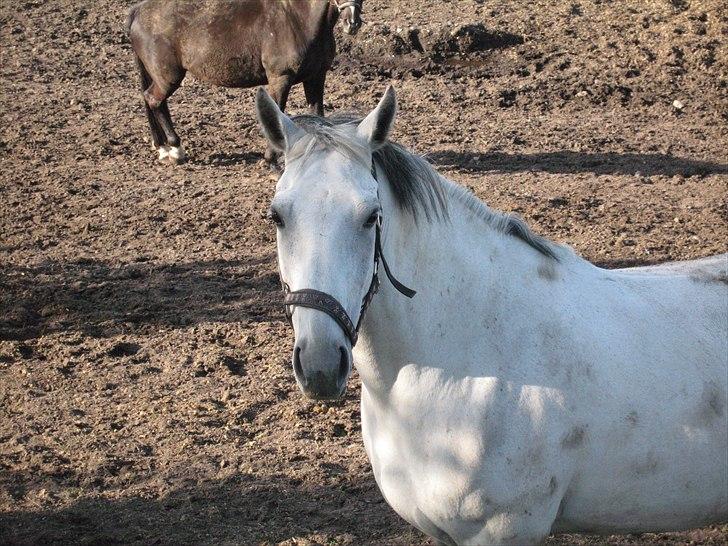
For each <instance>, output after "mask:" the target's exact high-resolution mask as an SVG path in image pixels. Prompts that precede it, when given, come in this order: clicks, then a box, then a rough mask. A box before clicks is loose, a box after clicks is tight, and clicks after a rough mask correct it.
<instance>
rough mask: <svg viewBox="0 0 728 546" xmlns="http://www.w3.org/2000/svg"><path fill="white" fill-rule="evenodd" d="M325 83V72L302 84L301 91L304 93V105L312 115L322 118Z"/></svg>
mask: <svg viewBox="0 0 728 546" xmlns="http://www.w3.org/2000/svg"><path fill="white" fill-rule="evenodd" d="M325 83H326V71H325V70H324V71H323V72H322V73H321V74H319V75H318V76H315V77H313V78H311V79H310V80H306V81H305V82H303V91H304V92H305V93H306V103H307V104H308V107H309V109H310V110H311V113H312V114H316V115H317V116H321V117H323V116H324V85H325Z"/></svg>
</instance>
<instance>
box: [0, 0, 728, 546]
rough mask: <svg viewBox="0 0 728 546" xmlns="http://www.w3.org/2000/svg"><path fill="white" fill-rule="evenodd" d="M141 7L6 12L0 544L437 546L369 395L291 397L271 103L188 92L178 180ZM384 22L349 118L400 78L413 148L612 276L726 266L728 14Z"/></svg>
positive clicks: (473, 14) (384, 12) (467, 6)
mask: <svg viewBox="0 0 728 546" xmlns="http://www.w3.org/2000/svg"><path fill="white" fill-rule="evenodd" d="M130 4H131V2H130V1H129V0H124V1H111V0H98V1H96V2H91V1H82V0H79V1H73V0H57V1H53V2H51V1H43V0H23V1H20V2H12V3H10V2H4V3H3V4H2V6H0V101H1V102H0V116H1V120H2V121H1V125H0V234H1V235H0V543H2V544H50V543H57V544H71V543H75V544H87V545H89V544H259V543H262V544H275V543H283V544H288V545H294V544H295V545H303V544H384V545H386V544H390V545H394V544H397V545H403V544H429V542H428V539H427V538H426V537H424V536H423V535H422V534H420V533H419V532H417V531H416V530H414V529H412V528H411V527H410V526H408V525H407V524H406V523H405V522H403V521H402V520H400V519H399V518H398V517H397V516H396V515H395V514H394V513H393V512H392V511H391V510H390V509H389V507H388V506H387V504H386V503H385V502H384V501H383V499H382V497H381V495H380V494H379V491H378V490H377V488H376V485H375V483H374V480H373V478H372V475H371V471H370V468H369V464H368V461H367V459H366V456H365V454H364V450H363V446H362V439H361V434H360V431H359V410H358V388H357V386H356V381H354V382H353V384H352V388H351V389H350V390H349V394H348V395H347V397H346V399H345V400H343V401H342V402H340V403H335V404H314V403H312V402H310V401H308V400H306V399H304V398H303V397H302V395H301V394H300V393H299V392H298V390H297V388H296V387H295V384H294V381H293V376H292V373H291V371H290V369H289V368H290V366H289V352H290V349H291V340H292V335H291V331H290V330H289V328H288V326H287V324H286V323H285V321H284V317H283V314H282V311H281V308H280V305H279V303H280V301H281V295H280V293H279V288H278V280H277V273H276V265H275V249H274V232H273V230H272V229H271V228H270V226H268V225H267V224H266V223H265V222H264V220H263V215H264V213H265V210H266V208H267V203H268V200H269V198H270V196H271V194H272V189H273V180H272V179H271V176H270V173H269V171H268V169H267V168H266V167H265V166H264V165H262V164H261V158H262V151H263V147H264V143H263V140H262V138H261V137H260V136H259V133H258V130H257V128H256V126H255V123H254V117H253V112H252V97H253V91H252V90H223V89H212V88H207V87H203V86H201V85H199V84H197V83H196V82H194V81H193V80H192V79H189V80H187V81H186V82H185V85H184V86H183V87H182V88H181V89H180V90H179V91H178V92H177V94H176V95H175V96H174V98H173V99H172V103H171V108H172V114H173V116H174V118H175V120H176V122H177V127H178V129H179V131H180V133H181V136H182V139H183V141H184V143H185V145H186V147H187V149H188V152H189V153H190V155H191V160H190V161H189V162H188V163H187V164H185V165H183V166H180V167H170V166H167V165H160V164H158V163H157V162H156V159H155V154H154V153H153V152H152V151H151V150H150V141H149V136H148V130H147V127H146V119H145V116H144V112H143V107H142V103H141V98H140V94H139V92H138V89H137V88H138V82H137V74H136V72H135V68H134V65H133V61H132V57H131V51H130V47H129V44H128V41H127V39H126V37H125V34H124V28H123V27H124V25H123V22H124V18H125V14H126V11H127V9H128V7H129V5H130ZM365 9H366V13H365V18H366V20H367V24H366V25H365V27H364V28H363V29H362V31H361V33H360V35H359V36H357V37H356V38H355V39H349V38H342V39H341V40H340V44H339V45H340V47H339V49H340V55H339V57H338V59H337V65H336V69H335V71H334V72H333V73H332V74H331V75H330V78H329V84H328V86H327V99H326V100H327V106H328V107H329V109H330V110H342V109H349V108H351V107H352V106H353V105H360V106H361V108H362V109H368V108H371V107H372V106H373V105H374V104H375V101H376V98H377V96H378V95H379V94H380V93H381V92H382V91H383V89H384V87H385V85H386V83H387V82H390V81H391V82H393V83H394V84H395V85H396V87H397V89H398V91H399V97H400V100H401V116H400V118H399V121H398V125H397V129H396V137H395V138H396V139H397V140H399V141H400V142H402V143H404V144H406V145H408V146H411V147H412V148H414V149H415V150H417V151H418V152H421V153H428V154H429V157H430V159H431V161H432V162H433V163H434V164H435V165H437V166H438V168H439V169H440V170H441V171H442V172H444V173H446V174H447V175H448V176H450V177H451V178H453V179H454V180H456V181H458V182H459V183H461V184H464V185H466V186H468V187H470V188H472V189H473V191H475V192H476V193H477V195H479V196H480V197H481V198H483V199H484V200H485V201H486V202H488V203H489V204H490V205H491V206H494V207H496V208H499V209H502V210H509V211H515V212H517V213H519V214H521V215H522V216H523V217H524V218H525V219H526V220H527V221H528V222H529V223H530V224H531V225H532V226H533V227H534V229H536V230H537V231H538V232H540V233H541V234H543V235H545V236H547V237H549V238H551V239H554V240H557V241H559V242H563V243H567V244H569V245H571V246H573V247H574V248H575V249H576V250H577V251H578V252H580V253H581V254H583V255H584V256H585V257H587V258H588V259H590V260H592V261H595V262H597V263H599V264H601V265H604V266H607V267H615V266H623V265H633V264H649V263H655V262H660V261H664V260H670V259H687V258H696V257H700V256H707V255H710V254H714V253H718V252H725V251H726V249H727V243H726V241H728V238H727V237H726V235H728V229H727V226H728V223H727V221H726V220H727V215H728V205H727V199H726V189H727V187H726V183H727V182H728V165H727V164H726V149H727V146H728V128H727V127H728V53H727V51H726V45H725V44H726V36H728V19H727V17H728V9H726V6H725V3H724V2H722V1H718V0H704V1H694V2H688V1H684V0H671V1H668V0H661V1H656V0H650V1H637V0H625V1H622V2H612V1H609V0H574V1H572V2H547V1H545V0H537V1H535V2H525V1H516V2H506V3H503V2H495V1H492V0H480V1H478V0H459V1H446V0H418V1H417V2H399V1H390V2H387V1H384V0H366V2H365ZM675 101H679V102H678V103H676V102H675ZM303 103H304V101H303V92H302V90H301V89H300V88H297V89H296V90H295V91H294V93H293V96H292V99H291V104H290V110H291V111H294V112H296V111H302V110H303V106H304V104H303ZM676 105H677V106H676ZM727 540H728V526H726V525H723V526H713V527H710V528H707V529H702V530H696V531H691V532H687V533H668V534H659V535H641V536H637V535H628V536H613V537H609V538H606V537H589V536H558V537H553V538H551V539H549V544H571V543H581V544H603V543H606V542H609V543H610V544H637V543H660V544H665V543H670V544H725V543H726V541H727Z"/></svg>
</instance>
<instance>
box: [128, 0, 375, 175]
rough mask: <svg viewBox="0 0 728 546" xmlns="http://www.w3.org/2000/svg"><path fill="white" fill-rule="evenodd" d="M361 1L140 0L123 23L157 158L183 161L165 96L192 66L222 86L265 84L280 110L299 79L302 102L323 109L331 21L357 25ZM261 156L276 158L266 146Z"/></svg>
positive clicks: (351, 28) (332, 49) (351, 29)
mask: <svg viewBox="0 0 728 546" xmlns="http://www.w3.org/2000/svg"><path fill="white" fill-rule="evenodd" d="M361 9H362V0H144V1H143V2H141V3H139V4H137V5H135V6H134V7H133V8H132V9H131V12H130V13H129V19H128V23H127V29H128V32H129V37H130V39H131V45H132V48H133V49H134V53H135V57H136V61H137V65H138V67H139V71H140V72H141V77H142V92H143V94H144V102H145V104H146V110H147V116H148V118H149V126H150V128H151V130H152V139H153V141H154V147H155V148H156V149H157V150H158V151H159V159H160V160H164V161H170V162H172V163H179V162H181V161H183V160H184V151H183V150H182V146H181V144H180V138H179V136H178V135H177V133H176V132H175V130H174V126H173V125H172V118H171V116H170V114H169V108H168V106H167V99H168V98H169V97H170V96H171V95H172V93H174V92H175V91H176V90H177V88H178V87H179V86H180V84H181V83H182V79H183V78H184V77H185V74H186V73H187V72H188V71H189V72H190V73H192V74H193V75H194V76H195V77H197V78H198V79H200V80H202V81H204V82H208V83H211V84H213V85H219V86H223V87H253V86H256V85H264V84H268V86H269V91H270V94H271V96H272V97H273V99H274V100H275V101H276V102H277V103H278V105H279V107H280V108H281V110H283V109H284V108H285V106H286V101H287V100H288V93H289V91H290V89H291V86H292V85H294V84H296V83H301V82H303V88H304V91H305V94H306V102H307V103H308V105H309V107H310V109H311V111H312V112H313V113H315V114H317V115H319V116H322V115H323V113H324V99H323V96H324V82H325V80H326V71H327V70H329V69H330V68H331V63H332V61H333V59H334V55H335V53H336V44H335V41H334V32H333V29H334V25H335V24H336V22H337V20H338V19H339V16H342V17H343V19H344V31H345V32H347V33H348V34H356V32H357V31H358V30H359V27H360V26H361V17H360V16H361ZM265 157H266V159H267V160H268V161H269V162H271V163H274V162H275V160H276V154H275V152H274V151H273V149H272V148H270V146H269V147H268V149H267V150H266V153H265Z"/></svg>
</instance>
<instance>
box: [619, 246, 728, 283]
mask: <svg viewBox="0 0 728 546" xmlns="http://www.w3.org/2000/svg"><path fill="white" fill-rule="evenodd" d="M615 271H619V272H620V273H628V274H635V275H678V276H679V275H688V276H693V277H695V278H700V277H701V275H703V276H706V278H712V279H715V280H718V281H722V282H724V283H728V253H726V254H717V255H715V256H708V257H706V258H699V259H697V260H685V261H679V262H665V263H662V264H656V265H648V266H643V267H628V268H623V269H616V270H615Z"/></svg>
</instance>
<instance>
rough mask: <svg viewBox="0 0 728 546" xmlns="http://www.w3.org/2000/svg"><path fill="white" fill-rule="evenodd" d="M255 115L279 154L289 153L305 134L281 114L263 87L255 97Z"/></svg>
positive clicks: (266, 136)
mask: <svg viewBox="0 0 728 546" xmlns="http://www.w3.org/2000/svg"><path fill="white" fill-rule="evenodd" d="M255 113H256V115H257V116H258V124H259V125H260V128H261V130H262V131H263V134H264V135H265V138H267V139H268V142H270V144H271V146H272V147H273V149H275V150H276V151H278V152H283V153H284V154H285V153H288V151H289V150H290V149H291V147H293V144H295V142H296V141H297V140H298V139H299V138H301V136H302V135H303V134H304V131H303V130H302V129H301V128H300V127H298V126H297V125H296V124H295V123H293V120H292V119H291V118H289V117H288V116H287V115H285V114H284V113H283V112H281V109H280V108H278V105H277V104H276V103H275V101H274V100H273V99H272V98H271V97H270V95H269V94H268V93H266V91H265V89H263V88H262V87H259V88H258V93H257V94H256V96H255Z"/></svg>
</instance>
